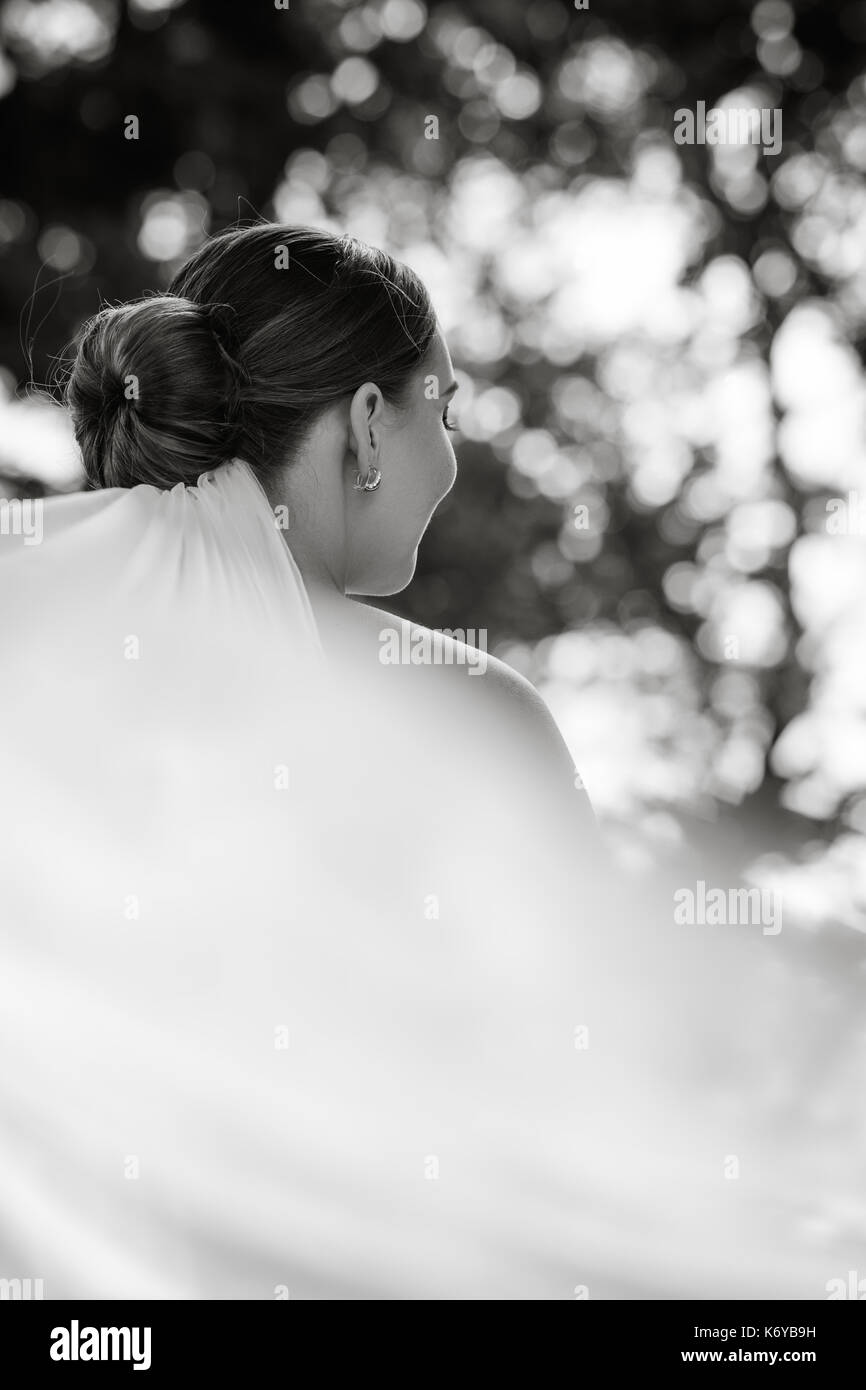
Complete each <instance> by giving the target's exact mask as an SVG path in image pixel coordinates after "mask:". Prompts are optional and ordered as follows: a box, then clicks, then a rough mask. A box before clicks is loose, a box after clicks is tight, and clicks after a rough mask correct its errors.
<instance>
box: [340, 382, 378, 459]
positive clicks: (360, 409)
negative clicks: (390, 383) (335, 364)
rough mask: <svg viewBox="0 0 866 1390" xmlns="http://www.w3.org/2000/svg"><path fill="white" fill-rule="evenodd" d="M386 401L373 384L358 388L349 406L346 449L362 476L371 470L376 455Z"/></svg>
mask: <svg viewBox="0 0 866 1390" xmlns="http://www.w3.org/2000/svg"><path fill="white" fill-rule="evenodd" d="M384 412H385V399H384V397H383V395H382V392H381V391H380V390H379V387H378V386H376V385H375V383H374V382H372V381H365V382H364V385H363V386H359V387H358V389H357V391H356V392H355V394H354V396H353V397H352V403H351V405H350V406H349V441H348V442H349V450H350V452H351V453H353V454H354V455H355V458H356V459H357V460H358V470H359V472H361V473H364V472H367V471H368V470H369V469H370V468H372V467H373V466H374V465H375V463H376V459H377V457H378V455H379V449H380V445H381V430H382V419H383V416H384Z"/></svg>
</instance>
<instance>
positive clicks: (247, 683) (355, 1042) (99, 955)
mask: <svg viewBox="0 0 866 1390" xmlns="http://www.w3.org/2000/svg"><path fill="white" fill-rule="evenodd" d="M42 523H43V535H42V539H41V543H39V544H29V543H28V537H27V536H25V535H23V534H19V535H16V534H14V528H7V530H10V531H12V532H13V533H12V534H7V535H4V536H3V537H2V544H0V626H2V632H0V692H2V695H0V698H2V711H3V720H4V735H5V737H4V747H3V771H2V788H0V858H2V871H3V872H2V883H3V886H2V919H0V1114H2V1127H0V1277H3V1278H7V1279H14V1278H21V1279H25V1278H30V1279H42V1280H43V1281H44V1288H45V1294H46V1297H49V1298H62V1297H85V1298H96V1297H107V1298H162V1297H165V1298H274V1297H285V1296H289V1297H292V1298H323V1297H324V1298H343V1297H359V1298H376V1297H387V1298H416V1297H430V1298H512V1297H513V1298H545V1299H546V1298H563V1299H569V1298H573V1297H575V1296H578V1297H580V1296H583V1295H584V1293H586V1294H588V1296H591V1297H594V1298H595V1297H625V1298H627V1297H632V1296H644V1297H647V1296H648V1297H665V1296H667V1297H745V1296H749V1295H751V1294H756V1295H758V1296H764V1297H770V1296H774V1297H806V1298H810V1297H822V1296H824V1294H823V1282H824V1280H825V1279H827V1278H829V1277H831V1275H832V1274H833V1273H834V1269H835V1266H834V1264H833V1259H837V1257H836V1255H834V1256H833V1257H832V1258H831V1256H830V1254H828V1253H826V1252H822V1251H818V1252H817V1254H816V1251H815V1249H814V1248H812V1247H810V1246H809V1245H808V1244H804V1243H803V1241H802V1240H800V1238H799V1236H798V1234H797V1232H796V1231H795V1230H794V1229H793V1227H792V1226H791V1224H790V1222H789V1221H788V1220H787V1219H786V1218H785V1217H784V1216H783V1215H781V1214H780V1213H779V1212H778V1211H776V1210H775V1209H774V1207H773V1204H772V1202H768V1194H770V1193H775V1192H776V1191H778V1187H779V1183H781V1184H782V1185H783V1186H784V1184H785V1183H788V1184H789V1185H790V1186H792V1188H794V1189H796V1193H800V1192H801V1191H802V1190H805V1189H803V1188H802V1187H801V1188H798V1187H797V1184H798V1182H799V1181H800V1179H799V1177H798V1169H797V1162H798V1161H799V1160H798V1158H797V1156H796V1155H795V1154H792V1153H790V1152H789V1153H787V1154H786V1155H780V1151H779V1147H778V1145H777V1146H775V1147H774V1145H773V1143H772V1142H771V1139H769V1138H768V1136H767V1134H766V1133H765V1132H764V1131H763V1130H762V1128H761V1124H760V1122H759V1121H756V1120H755V1117H754V1116H749V1115H748V1114H746V1113H745V1112H743V1111H742V1109H740V1110H737V1108H736V1107H734V1108H731V1107H730V1106H728V1107H727V1108H724V1107H723V1108H722V1109H719V1108H718V1107H716V1108H715V1109H714V1108H713V1107H711V1106H709V1107H708V1106H706V1105H704V1104H703V1103H702V1099H701V1096H700V1095H699V1094H698V1092H697V1091H696V1090H695V1089H691V1090H689V1089H687V1086H686V1082H685V1080H684V1079H683V1076H682V1075H681V1074H680V1073H681V1071H682V1068H681V1066H679V1064H678V1063H675V1064H674V1065H671V1057H672V1056H676V1055H677V1052H678V1049H681V1048H682V1046H683V1035H682V1034H681V1033H680V1032H678V1026H677V1023H676V1021H675V1020H676V1010H677V1007H678V1000H680V999H681V998H682V997H683V994H684V993H685V994H688V992H689V990H691V991H692V994H691V998H690V1006H691V1007H692V1008H693V1010H694V1013H695V1014H696V1015H697V1014H699V1013H700V1009H701V1007H703V1005H704V1004H705V1002H706V998H707V981H706V978H704V977H702V976H700V974H699V972H698V971H697V970H696V969H695V967H694V966H693V965H691V964H690V965H688V967H686V966H683V965H682V962H681V961H675V960H674V957H673V955H672V954H671V952H670V951H669V950H667V951H666V947H665V944H664V943H662V941H661V934H660V932H659V930H658V929H656V928H654V927H653V924H652V921H647V922H642V921H641V920H640V917H641V912H639V911H636V910H635V909H634V905H631V906H629V905H628V904H625V905H624V904H623V903H622V902H619V901H618V900H617V899H616V895H615V892H614V888H613V886H612V885H611V883H610V881H609V880H607V879H606V878H599V876H598V872H597V869H598V866H597V865H596V864H595V862H594V850H593V851H592V852H591V853H589V854H587V855H585V856H583V857H582V856H581V854H580V846H579V845H577V844H575V845H574V846H573V851H574V852H573V854H572V855H571V857H569V854H567V853H566V854H565V855H563V844H564V840H563V838H562V837H561V836H560V835H559V830H558V827H557V826H555V825H553V824H552V823H548V821H549V819H550V818H549V817H548V816H547V813H546V811H545V806H544V792H543V790H539V789H538V788H537V787H535V786H534V784H533V781H532V770H531V769H527V768H523V767H521V766H520V764H519V757H517V755H516V753H515V751H514V750H515V748H516V740H517V739H519V730H518V731H517V733H516V734H515V735H514V736H512V735H511V734H510V733H509V732H507V731H505V732H503V733H502V735H501V736H500V735H499V734H495V735H494V734H491V732H490V728H489V725H490V717H489V708H488V705H487V703H486V701H485V698H484V697H483V696H482V695H481V693H480V689H481V688H482V687H483V686H484V682H474V681H467V682H465V688H466V695H465V697H464V696H461V697H460V699H459V700H458V699H455V701H454V703H453V706H452V705H450V704H449V697H448V696H447V695H446V694H445V693H444V687H441V688H440V687H439V686H436V687H435V694H433V695H431V697H430V700H429V702H428V703H426V704H425V703H424V701H423V700H422V701H420V702H419V701H418V700H416V699H414V698H413V699H411V700H404V698H403V696H402V694H400V695H398V694H397V691H398V684H397V682H398V681H399V679H400V677H399V674H398V673H395V674H394V678H393V680H391V679H390V676H388V677H387V678H386V674H385V673H384V672H383V671H382V670H381V669H379V670H376V669H375V667H376V662H375V660H373V662H372V663H371V667H370V669H369V670H368V669H365V668H363V667H362V666H359V665H358V664H357V663H356V662H354V660H353V661H352V662H346V661H341V659H340V657H339V653H337V654H336V655H335V654H333V653H332V652H331V651H330V650H329V652H328V657H327V659H325V657H324V654H323V650H322V646H321V644H320V641H319V637H318V635H317V631H316V624H315V622H314V620H313V616H312V612H311V609H310V605H309V601H308V598H307V595H306V593H305V591H304V586H303V583H302V580H301V577H300V574H299V572H298V569H297V566H296V565H295V563H294V561H293V559H292V556H291V554H290V551H289V548H288V546H287V545H286V543H285V541H284V539H283V537H282V536H281V535H280V533H279V531H278V529H277V527H276V526H275V524H274V517H273V514H272V513H271V511H270V509H269V507H268V504H267V500H266V499H265V496H264V493H263V492H262V491H261V489H260V488H259V486H258V483H257V482H256V481H255V479H254V477H253V475H252V474H251V472H250V470H249V469H248V468H247V467H246V465H244V464H243V463H240V462H237V461H236V462H234V463H232V464H230V465H226V466H223V467H222V468H219V469H217V470H214V472H213V473H210V474H206V475H204V476H203V477H202V478H201V479H200V480H199V483H198V486H197V487H195V488H183V487H181V486H178V487H176V488H174V489H172V490H171V491H170V492H160V491H158V490H156V489H154V488H151V487H144V486H142V487H135V488H133V489H131V490H109V491H105V492H97V493H88V494H81V495H75V496H70V497H64V498H58V499H51V500H49V501H48V502H47V503H46V504H45V507H44V513H43V516H42ZM413 688H414V687H413ZM432 688H433V687H431V689H432ZM391 692H393V696H392V694H391ZM509 750H510V751H509ZM569 833H570V832H569ZM642 910H643V912H644V913H645V914H649V909H648V908H647V907H646V905H644V906H643V909H642ZM644 929H645V930H644ZM738 959H739V958H738ZM712 971H713V988H714V989H716V990H717V991H718V992H719V998H720V999H722V1000H723V1001H727V1000H728V999H736V1000H737V1001H739V1000H740V997H741V993H742V991H741V987H740V984H739V982H738V980H737V978H736V970H735V969H734V968H733V967H732V965H731V962H730V961H728V960H727V959H722V958H721V956H719V958H718V959H716V960H715V961H714V963H713V965H712ZM700 991H703V994H701V992H700ZM725 1006H726V1004H724V1003H720V1005H719V1010H720V1014H722V1015H723V1009H724V1007H725ZM648 1022H649V1023H650V1024H651V1025H652V1029H653V1032H654V1034H657V1036H651V1035H650V1033H649V1031H648ZM797 1024H799V1020H797ZM732 1026H733V1027H735V1029H737V1030H739V1031H738V1036H739V1037H740V1038H741V1040H743V1039H744V1038H745V1036H746V1033H747V1023H746V1022H744V1019H743V1018H738V1020H737V1021H736V1023H735V1025H732ZM743 1049H744V1050H747V1049H746V1043H745V1041H743ZM719 1051H720V1053H721V1054H722V1055H724V1056H726V1059H727V1061H726V1064H727V1065H729V1066H730V1068H731V1069H732V1070H735V1068H736V1066H737V1065H739V1059H734V1058H733V1057H732V1056H731V1055H730V1053H727V1054H726V1053H725V1049H724V1046H721V1047H720V1049H719ZM680 1061H681V1057H680ZM731 1150H733V1151H735V1152H737V1153H741V1154H742V1155H743V1158H744V1169H745V1175H746V1177H745V1181H743V1182H741V1183H740V1184H739V1185H736V1184H732V1183H727V1184H726V1183H725V1182H724V1179H723V1174H722V1164H723V1160H724V1156H725V1155H726V1154H727V1153H728V1152H730V1151H731ZM782 1157H784V1158H785V1161H786V1162H787V1164H788V1166H787V1167H784V1165H783V1164H782V1163H781V1158H782ZM810 1180H811V1179H810ZM806 1186H808V1181H806ZM796 1193H795V1195H796ZM843 1258H844V1259H850V1258H852V1256H851V1253H850V1250H849V1249H848V1248H846V1250H845V1252H844V1256H843V1254H841V1253H840V1254H838V1259H837V1262H839V1261H841V1260H843ZM846 1267H847V1266H846ZM840 1272H841V1273H844V1269H842V1270H840ZM576 1291H577V1295H576Z"/></svg>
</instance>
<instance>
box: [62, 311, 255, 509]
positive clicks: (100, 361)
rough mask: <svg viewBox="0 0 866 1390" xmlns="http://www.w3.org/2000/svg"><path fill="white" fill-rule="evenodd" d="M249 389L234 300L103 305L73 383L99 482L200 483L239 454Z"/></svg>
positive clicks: (81, 437) (83, 438)
mask: <svg viewBox="0 0 866 1390" xmlns="http://www.w3.org/2000/svg"><path fill="white" fill-rule="evenodd" d="M248 387H249V379H248V376H247V373H246V371H245V369H244V366H243V363H242V360H241V356H240V343H239V340H238V334H237V322H236V315H235V313H234V311H233V310H232V309H231V308H230V306H228V305H223V304H213V305H199V304H196V303H194V302H193V301H191V300H188V299H182V298H180V297H178V296H175V295H159V296H150V297H148V298H145V299H141V300H137V301H134V302H132V303H129V304H121V305H118V306H116V307H112V308H107V309H103V310H102V311H101V312H100V313H98V314H97V315H95V317H94V318H92V319H90V320H89V321H88V322H87V323H86V324H85V325H84V327H83V328H82V330H81V333H80V335H79V338H78V343H77V353H76V357H75V360H74V362H73V365H72V368H71V371H70V374H69V379H68V382H67V386H66V400H67V403H68V405H69V408H70V410H71V412H72V417H73V422H74V425H75V437H76V439H77V441H78V444H79V447H80V449H81V453H82V457H83V460H84V466H85V470H86V472H87V477H88V480H89V482H90V484H91V486H93V487H133V486H135V485H136V484H137V483H150V484H152V485H154V486H156V487H160V488H169V487H173V486H175V484H177V483H185V484H187V485H192V484H194V483H195V482H196V480H197V478H198V477H199V475H200V474H201V473H203V472H205V471H206V470H207V469H209V468H213V467H215V466H217V465H218V464H219V463H223V462H225V461H226V460H228V459H230V458H232V457H233V456H234V455H235V454H236V453H238V452H239V450H240V447H241V446H242V441H243V434H244V429H243V412H244V401H245V396H246V392H247V389H248Z"/></svg>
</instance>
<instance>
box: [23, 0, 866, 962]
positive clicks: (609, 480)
mask: <svg viewBox="0 0 866 1390" xmlns="http://www.w3.org/2000/svg"><path fill="white" fill-rule="evenodd" d="M864 41H866V3H861V2H859V0H858V2H855V3H845V4H834V3H827V0H821V3H820V5H819V4H818V3H812V0H796V3H789V2H788V0H759V3H757V4H751V3H749V2H748V0H723V3H720V2H719V0H703V3H702V4H701V5H699V6H698V5H695V4H693V3H686V0H665V3H664V4H660V3H654V2H653V0H591V3H590V5H589V7H588V8H586V9H578V8H576V6H575V5H574V4H572V3H571V2H570V0H472V2H471V3H468V0H467V3H445V4H424V3H422V2H421V0H287V3H286V4H281V3H280V0H276V3H274V0H250V3H246V4H244V5H238V4H236V3H228V0H208V3H207V4H204V3H202V2H201V0H186V3H184V0H129V3H121V0H3V3H0V144H2V150H3V166H2V169H3V172H2V188H0V303H2V314H0V488H2V492H3V493H4V494H5V495H6V496H10V497H13V496H25V495H28V496H29V495H42V494H47V493H50V492H52V491H58V490H60V491H62V490H68V489H72V488H75V487H76V486H77V485H78V484H79V481H80V474H79V471H78V463H77V460H76V455H75V448H74V444H73V441H72V438H71V433H70V429H69V426H68V422H67V420H66V418H65V415H64V413H63V411H62V410H61V409H60V408H59V406H58V405H57V404H56V403H55V402H54V401H52V399H51V397H50V394H48V393H47V392H46V390H45V389H44V388H45V385H46V383H48V382H50V380H51V377H52V371H53V369H54V367H55V365H56V363H57V359H58V357H59V356H60V355H61V354H62V352H63V350H64V347H65V345H66V344H67V343H68V341H69V340H70V338H71V337H72V335H73V334H74V332H75V330H76V328H77V326H78V324H79V323H80V322H81V321H82V320H83V319H84V318H86V317H88V316H89V315H90V314H92V313H93V312H95V310H96V309H97V308H98V307H99V306H100V304H102V303H104V302H114V301H118V300H122V299H127V298H130V297H136V296H138V295H140V294H141V293H142V292H144V291H146V290H151V289H158V288H160V287H162V286H164V285H165V284H167V282H168V281H169V279H170V278H171V276H172V274H173V273H174V271H175V270H176V268H177V267H178V265H179V264H180V263H181V262H182V261H183V260H184V259H185V258H186V257H187V256H188V255H189V254H190V253H191V252H192V251H193V250H194V249H195V248H196V247H197V246H198V245H199V244H200V242H201V241H202V240H203V239H204V238H206V237H207V236H208V234H209V233H212V232H214V231H216V230H218V229H220V228H222V227H225V226H227V225H230V224H233V223H235V222H237V221H238V220H240V221H241V222H245V221H248V220H250V219H253V220H254V219H257V218H261V217H264V218H268V219H270V218H273V219H278V220H281V221H290V222H302V223H307V224H313V225H316V226H323V227H328V228H332V229H334V230H338V231H341V232H342V231H348V232H350V233H352V234H354V235H356V236H359V237H361V238H363V239H364V240H367V241H370V242H373V243H375V244H376V245H380V246H383V247H385V248H387V249H388V250H390V251H391V252H392V253H393V254H395V255H397V256H398V257H399V258H400V259H403V260H405V261H407V262H409V263H410V264H411V265H412V266H413V267H414V268H415V269H416V270H417V271H418V272H419V273H420V274H421V275H422V277H423V278H424V279H425V281H426V282H427V284H428V285H429V287H430V289H431V292H432V295H433V298H434V301H435V303H436V305H437V308H438V311H439V315H440V319H441V322H442V325H443V328H444V330H445V332H446V335H447V337H448V340H449V345H450V348H451V352H452V355H453V358H454V361H455V366H456V368H457V370H458V377H459V380H460V383H461V391H460V393H459V395H458V398H457V402H456V411H455V414H456V420H457V423H458V425H459V428H460V435H458V436H456V440H457V451H458V458H459V460H460V464H461V470H460V475H459V478H458V482H457V485H456V487H455V489H454V491H453V493H452V494H451V495H450V496H449V498H448V499H447V501H446V502H445V504H443V506H442V508H441V510H440V512H439V513H438V514H437V517H436V519H435V521H434V524H433V526H432V528H431V530H430V532H429V534H428V536H427V539H426V540H425V542H424V544H423V546H422V550H421V560H420V564H419V569H418V573H417V576H416V579H415V581H414V582H413V584H412V586H411V588H410V589H409V590H407V591H406V592H405V593H404V594H401V595H399V596H398V597H396V598H395V599H394V600H393V603H392V605H391V606H393V607H394V608H395V609H397V610H398V611H399V612H400V613H401V614H403V615H405V616H408V617H413V618H415V619H417V620H419V621H421V622H423V623H425V624H427V625H429V626H432V627H438V628H452V629H460V628H476V629H478V628H480V629H486V630H487V632H488V634H489V637H488V642H489V648H490V650H491V651H494V652H496V653H497V654H498V655H500V656H502V657H504V658H505V659H506V660H508V661H509V662H511V664H512V665H514V666H516V667H517V668H518V669H519V670H521V671H522V672H523V673H524V674H525V675H527V676H528V677H529V678H530V679H531V680H532V681H533V682H534V683H535V684H536V685H537V686H538V687H539V689H540V690H541V691H542V693H543V694H544V696H545V698H546V699H547V701H548V703H549V705H550V707H551V709H552V710H553V712H554V714H555V716H556V718H557V720H558V722H559V724H560V727H561V729H562V731H563V734H564V735H565V738H566V740H567V742H568V744H569V747H570V749H571V751H572V753H573V755H574V758H575V761H576V764H577V766H578V767H579V769H580V771H581V774H582V777H583V780H584V782H585V784H586V786H587V788H588V790H589V792H590V795H591V797H592V799H593V802H594V804H595V806H596V810H597V812H598V815H599V817H600V818H601V819H602V820H603V821H604V822H605V824H606V825H607V827H608V829H609V833H610V836H611V841H612V843H613V844H614V845H615V846H616V848H617V852H618V853H620V854H622V855H623V856H625V857H626V858H628V859H630V860H632V861H635V862H637V863H638V864H640V863H641V862H657V861H658V860H659V859H660V858H663V857H664V856H665V855H668V854H681V853H682V852H683V851H684V849H688V848H689V847H691V849H692V850H693V851H694V852H695V853H696V855H697V856H698V859H697V861H696V862H698V864H700V856H701V855H702V854H703V853H705V852H706V851H707V849H708V847H711V848H712V851H713V853H714V854H715V853H718V854H719V855H721V857H722V859H723V860H724V861H725V862H727V863H729V864H730V866H731V872H732V873H741V872H742V873H744V874H745V875H746V876H747V877H750V878H751V879H753V880H754V881H756V882H761V883H767V884H772V885H773V886H774V888H775V891H777V892H779V893H780V894H784V902H785V920H786V922H787V923H788V924H789V925H791V926H794V927H796V928H799V929H801V930H802V931H803V932H804V933H805V934H806V935H808V936H810V938H811V939H812V941H813V942H814V941H815V940H817V939H820V940H821V942H822V951H827V952H829V954H830V956H832V958H833V959H834V961H835V962H836V964H838V965H839V967H840V969H842V970H843V972H847V971H848V970H849V967H851V966H852V965H853V963H854V962H858V961H861V960H862V959H863V950H862V949H861V948H862V945H863V944H864V942H866V938H864V937H863V934H862V933H863V926H864V922H866V915H864V909H866V838H864V837H866V682H864V675H866V656H864V642H866V631H864V628H866V621H864V613H866V547H864V540H863V537H864V534H866V481H863V479H864V463H866V446H864V428H863V427H864V418H866V412H864V404H866V384H864V372H863V347H864V336H866V185H864V177H863V175H864V171H866V49H864V46H863V45H864ZM701 101H703V102H705V103H706V104H707V107H708V108H709V107H737V108H742V107H756V108H770V109H773V110H778V111H780V112H781V113H782V122H783V125H782V144H781V149H780V152H779V153H778V154H777V155H766V154H765V153H764V152H763V150H762V149H761V148H760V147H759V146H758V145H757V144H739V145H727V146H725V145H717V146H710V145H679V144H677V143H676V142H675V140H674V128H675V112H676V111H677V110H678V109H679V108H690V109H695V107H696V105H697V103H698V102H701ZM858 489H860V491H859V492H858ZM706 876H707V877H709V876H710V875H709V874H707V875H706Z"/></svg>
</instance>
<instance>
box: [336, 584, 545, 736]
mask: <svg viewBox="0 0 866 1390" xmlns="http://www.w3.org/2000/svg"><path fill="white" fill-rule="evenodd" d="M353 607H354V608H355V609H356V610H357V612H358V615H359V622H360V623H361V624H362V626H364V627H365V629H366V630H367V631H368V632H369V634H370V636H371V637H373V638H375V639H376V640H377V642H378V645H379V660H380V661H381V662H382V663H383V664H385V665H390V664H395V665H403V666H407V667H410V668H412V667H415V668H424V669H429V670H431V671H434V672H436V673H439V672H441V673H442V675H441V677H439V678H440V679H441V680H443V681H446V682H448V683H449V684H450V685H451V686H452V688H460V687H462V688H463V689H464V690H465V691H466V693H467V695H468V696H470V697H471V699H472V702H473V703H475V704H477V705H478V706H480V707H482V708H484V707H486V709H487V710H488V711H489V710H491V708H492V707H496V708H498V710H499V711H500V712H501V714H502V716H503V718H505V719H508V718H510V719H512V720H514V721H517V722H519V723H520V724H521V725H522V726H523V729H524V731H525V732H526V733H530V732H534V734H535V736H536V738H538V739H540V740H542V741H543V742H544V743H545V744H546V745H547V748H548V751H549V752H550V753H552V754H554V755H555V756H557V757H558V758H560V759H562V758H565V759H568V757H569V755H568V752H567V749H566V745H565V743H564V740H563V739H562V736H561V734H560V732H559V729H558V727H557V724H556V721H555V720H554V718H553V716H552V714H551V713H550V710H549V709H548V707H547V705H546V704H545V702H544V700H543V699H542V697H541V695H540V694H539V693H538V691H537V690H536V688H535V686H534V685H533V684H532V682H531V681H529V680H527V679H526V677H525V676H523V675H521V674H520V672H519V671H515V670H514V668H513V667H512V666H509V665H508V663H507V662H505V661H502V660H500V658H498V657H495V656H493V655H491V653H490V652H488V651H487V642H486V633H485V632H484V631H483V630H476V629H472V628H468V629H460V630H457V629H451V628H445V629H436V628H428V627H424V626H423V624H421V623H416V622H413V621H411V620H410V619H407V618H401V617H399V616H398V615H397V614H395V613H390V612H388V611H387V610H386V609H384V608H377V607H375V606H374V605H372V604H369V603H356V604H353Z"/></svg>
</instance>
